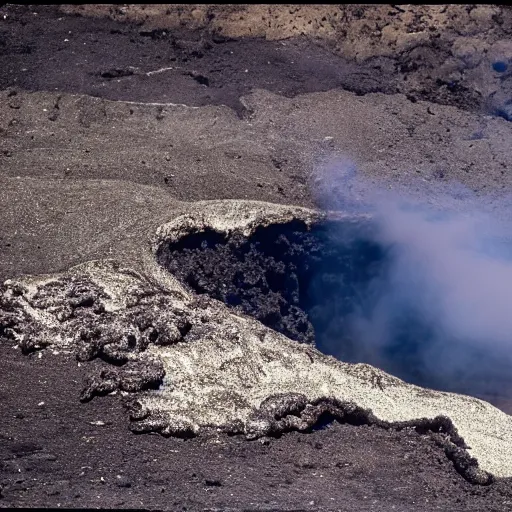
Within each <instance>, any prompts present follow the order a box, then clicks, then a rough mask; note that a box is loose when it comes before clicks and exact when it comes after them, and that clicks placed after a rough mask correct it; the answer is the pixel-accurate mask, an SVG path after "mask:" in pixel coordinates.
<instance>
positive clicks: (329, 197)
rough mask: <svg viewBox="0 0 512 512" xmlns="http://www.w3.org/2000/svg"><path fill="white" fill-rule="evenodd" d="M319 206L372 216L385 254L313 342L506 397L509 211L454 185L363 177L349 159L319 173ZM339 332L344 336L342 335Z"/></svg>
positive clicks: (511, 344)
mask: <svg viewBox="0 0 512 512" xmlns="http://www.w3.org/2000/svg"><path fill="white" fill-rule="evenodd" d="M315 183H316V186H315V191H316V193H317V198H318V202H319V204H320V205H321V206H323V207H324V208H326V209H338V210H345V211H349V212H366V213H371V214H372V215H373V219H374V220H373V223H374V226H375V229H374V230H372V234H371V235H368V234H365V235H364V236H366V237H368V236H370V237H371V241H372V242H375V243H377V244H378V245H379V246H380V247H381V248H382V251H383V254H384V257H383V260H382V262H381V263H380V270H379V272H378V274H377V277H374V278H373V279H372V280H371V282H370V283H368V284H367V286H366V287H365V288H364V289H363V290H361V293H360V298H359V299H358V300H357V301H356V303H355V304H354V309H353V312H352V314H351V315H350V318H349V319H348V322H345V324H344V325H348V327H347V328H348V329H349V330H350V337H351V338H352V339H353V342H352V346H351V352H350V354H348V352H347V351H346V347H344V346H343V343H342V342H341V341H340V340H341V333H340V335H339V336H338V335H337V334H333V332H337V331H336V329H331V330H330V331H329V332H330V333H331V334H330V335H329V336H327V337H324V338H323V339H322V341H321V343H322V344H323V346H322V347H320V348H321V349H322V350H323V351H325V352H328V353H331V354H333V355H335V356H337V357H339V358H340V359H344V358H347V357H348V358H349V359H350V360H352V361H361V362H368V363H371V364H375V365H377V366H380V367H381V368H383V369H385V370H387V371H389V372H391V373H394V374H395V375H397V376H399V377H402V378H404V379H405V380H407V381H410V382H415V383H418V384H420V385H426V386H429V387H434V388H441V389H446V390H453V391H460V392H468V393H474V394H498V395H501V396H504V395H511V394H512V366H511V363H512V229H511V226H512V222H511V219H512V215H511V213H512V209H511V207H510V206H509V205H510V204H512V203H510V201H506V200H505V199H504V198H502V199H499V198H496V197H489V196H487V197H484V198H478V197H476V195H475V194H473V193H472V191H470V190H468V189H466V188H465V187H463V186H461V185H456V184H451V185H447V184H440V183H434V182H432V183H425V182H421V183H420V184H416V185H415V186H413V187H411V186H409V187H408V188H406V187H400V188H397V185H396V184H394V185H393V187H394V189H390V188H389V184H387V185H386V184H383V183H375V182H371V181H370V180H369V179H366V178H364V177H363V176H362V175H361V174H360V173H358V172H357V169H356V167H355V166H354V165H353V164H352V163H350V162H346V161H345V162H343V161H336V162H331V163H329V164H328V165H323V166H322V167H321V169H320V170H319V171H318V172H317V176H316V181H315ZM345 334H346V333H345Z"/></svg>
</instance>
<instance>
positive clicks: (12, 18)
mask: <svg viewBox="0 0 512 512" xmlns="http://www.w3.org/2000/svg"><path fill="white" fill-rule="evenodd" d="M371 10H372V8H368V13H369V15H370V16H371V15H372V13H371V12H370V11H371ZM78 12H80V9H77V13H78ZM34 13H37V14H34ZM368 13H367V14H368ZM387 14H388V15H389V16H390V19H391V16H395V15H397V14H398V15H399V14H400V10H398V11H397V12H393V11H390V12H388V13H387ZM365 15H366V14H365V10H364V8H363V9H361V12H359V13H358V12H354V13H353V14H352V17H353V20H354V23H355V24H357V23H359V24H361V23H360V20H362V19H364V17H365ZM490 15H493V16H494V18H493V19H495V22H494V26H491V27H489V26H487V25H488V23H487V25H483V26H482V27H481V29H480V30H478V29H477V30H476V33H474V34H472V33H468V34H466V35H464V36H463V37H462V38H461V44H458V43H455V44H454V36H453V34H451V35H450V37H445V34H444V33H443V30H442V29H437V28H436V27H435V24H434V25H432V26H430V27H429V30H426V28H425V21H424V20H420V19H419V18H421V16H419V17H418V15H417V14H416V15H414V16H413V17H412V21H410V22H409V24H408V25H409V26H407V27H406V28H407V32H408V33H412V34H415V33H422V35H424V36H425V34H426V36H425V37H420V38H418V42H412V43H410V44H406V45H405V48H404V49H402V50H401V51H400V52H399V53H398V55H393V54H390V52H389V50H388V51H384V50H383V51H381V52H380V53H382V55H380V54H379V51H375V50H374V53H373V54H372V53H371V52H370V53H369V55H368V57H367V58H363V59H361V58H359V59H354V58H353V57H349V56H348V55H347V56H344V54H343V52H342V51H337V52H336V51H334V50H335V49H336V48H335V44H334V43H332V42H330V41H327V42H326V41H322V39H321V38H319V39H317V43H319V44H317V46H316V47H312V45H311V43H310V42H309V41H308V39H307V38H306V37H304V36H302V37H295V38H291V39H289V40H285V41H266V40H264V39H263V38H232V37H227V36H223V35H222V34H219V33H218V32H217V33H216V32H213V31H209V30H202V31H195V32H194V31H190V30H186V29H177V28H173V29H172V30H168V29H165V28H153V29H152V28H151V27H150V26H146V25H145V24H144V23H143V22H142V23H141V22H137V23H135V22H132V23H129V22H128V23H119V22H115V21H112V20H108V19H103V18H96V19H94V23H93V24H92V23H91V21H88V20H87V18H82V17H81V16H80V15H79V14H78V15H76V16H67V17H65V18H63V17H62V14H61V13H59V11H58V10H57V8H56V7H53V6H38V7H37V9H34V10H33V11H32V12H30V11H28V12H27V9H26V8H24V7H22V6H19V7H16V6H14V5H13V6H10V7H9V12H8V16H7V18H5V19H4V22H3V24H2V26H1V27H0V65H1V66H2V69H3V72H2V74H1V75H0V88H2V89H3V88H7V87H20V88H22V89H26V90H49V91H62V92H65V91H67V92H73V93H82V94H90V95H93V96H99V97H103V98H108V99H115V100H126V101H144V102H159V103H166V102H175V103H186V104H187V105H197V106H200V105H212V104H213V105H219V104H224V105H228V106H230V107H232V108H233V109H234V110H235V111H237V112H238V113H239V115H242V114H244V113H245V114H247V113H248V112H247V111H246V108H245V107H244V105H243V104H242V103H241V102H240V99H239V98H240V97H241V96H243V95H245V94H247V93H248V92H250V90H251V89H253V88H262V89H266V90H269V91H272V92H275V93H278V94H282V95H284V96H287V97H293V96H296V95H297V94H304V93H308V92H315V91H327V90H329V89H333V88H343V89H345V90H348V91H353V92H355V93H356V94H358V95H364V94H368V93H377V92H381V93H385V94H396V93H403V94H405V95H406V97H407V98H408V100H409V101H411V102H416V101H418V100H424V101H430V102H435V103H440V104H442V105H455V106H457V107H459V108H463V109H467V110H470V111H474V112H479V113H492V114H494V115H498V116H501V117H504V118H506V119H509V118H510V116H511V115H512V114H511V113H510V111H509V110H510V102H509V100H510V97H512V96H511V95H512V81H511V78H510V77H511V75H510V73H509V72H508V67H509V61H510V58H511V57H512V54H511V50H510V48H509V46H507V45H506V44H505V43H503V41H505V42H506V38H507V37H508V31H509V30H510V26H511V24H512V14H511V12H510V10H508V9H499V12H496V13H494V14H493V13H492V12H491V13H490V14H487V15H486V16H487V17H489V16H490ZM456 17H457V15H456V14H455V18H456ZM349 18H350V16H349V17H348V18H347V20H348V19H349ZM455 18H454V20H453V24H454V25H455V26H456V25H457V23H456V20H455ZM64 19H65V22H63V20H64ZM118 19H120V18H119V17H118ZM475 19H476V18H475ZM472 21H474V20H472ZM486 21H487V20H486ZM347 22H348V21H347ZM372 22H374V21H373V20H372V21H370V22H369V25H368V26H367V27H366V28H365V27H364V24H363V26H362V32H364V36H363V38H362V40H361V41H362V42H361V44H362V45H363V46H364V45H366V44H368V41H367V40H366V39H367V36H368V31H369V30H370V29H369V27H370V26H371V23H372ZM404 23H405V22H404ZM378 25H379V24H378ZM228 30H229V28H228ZM395 30H396V31H397V34H398V33H399V29H398V28H396V29H395ZM452 30H454V32H455V33H456V32H457V29H452ZM377 32H378V31H377ZM377 32H376V36H377ZM446 32H447V33H448V30H446ZM473 32H475V30H474V29H473ZM40 33H43V34H44V36H43V37H39V34H40ZM342 34H343V30H342V31H341V33H340V37H341V35H342ZM379 34H380V33H379ZM379 37H382V42H381V45H382V46H383V47H384V46H388V45H389V46H390V47H391V46H392V44H391V42H392V41H393V38H392V37H391V38H390V40H389V41H387V42H386V41H385V40H384V39H385V38H384V36H383V35H379ZM396 37H399V36H398V35H396ZM411 38H412V36H411ZM412 39H413V40H414V38H412ZM370 40H371V38H370ZM320 44H321V45H322V46H323V47H324V48H322V47H321V46H320ZM372 44H375V43H374V42H372ZM41 62H45V63H47V65H44V66H40V65H39V64H40V63H41ZM71 67H73V68H74V69H73V72H70V68H71ZM260 70H261V71H260Z"/></svg>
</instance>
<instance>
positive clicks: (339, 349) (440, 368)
mask: <svg viewBox="0 0 512 512" xmlns="http://www.w3.org/2000/svg"><path fill="white" fill-rule="evenodd" d="M376 229H377V228H376V227H375V226H374V225H373V224H371V223H370V222H368V221H365V222H364V223H362V222H361V221H355V220H354V221H350V222H348V221H345V222H341V221H329V222H323V223H318V224H316V225H314V226H313V227H309V228H308V227H307V226H306V225H305V223H303V222H302V221H299V220H295V221H292V222H289V223H287V224H281V225H271V226H268V227H260V228H258V229H256V230H255V231H254V233H253V234H252V235H251V236H250V237H249V238H246V237H244V236H242V235H240V234H235V235H232V236H230V237H229V238H227V237H225V236H224V235H222V234H219V233H217V232H215V231H213V230H206V231H203V232H200V233H192V234H189V235H188V236H186V237H184V238H182V239H181V240H180V241H179V242H176V243H172V244H169V245H166V246H163V247H161V248H160V250H159V252H158V254H157V259H158V262H159V263H160V264H161V265H162V266H164V267H165V268H167V269H168V270H169V271H170V272H171V273H173V274H174V275H176V276H177V277H178V278H179V279H180V280H181V281H182V282H183V283H184V284H186V285H187V286H188V287H190V288H191V289H192V290H194V291H195V292H196V293H198V294H207V295H209V296H210V297H213V298H215V299H218V300H220V301H223V302H224V303H226V304H227V305H228V306H230V307H231V308H233V309H235V310H237V311H240V312H243V313H245V314H248V315H251V316H253V317H254V318H256V319H258V320H259V321H261V322H262V323H263V324H265V325H267V326H268V327H270V328H272V329H274V330H276V331H278V332H280V333H283V334H284V335H286V336H288V337H289V338H291V339H293V340H296V341H298V342H300V343H309V344H314V345H315V346H316V347H317V348H318V349H319V350H321V351H322V352H324V353H326V354H330V355H334V356H335V357H337V358H339V359H341V360H343V361H347V362H365V363H369V364H373V365H375V366H377V367H380V368H382V369H384V370H385V371H388V372H389V373H391V374H393V375H396V376H398V377H400V378H402V379H404V380H406V381H408V382H412V383H415V384H418V385H421V386H426V387H431V388H436V389H444V390H449V391H459V392H464V393H469V394H475V395H484V394H485V398H486V399H488V400H492V399H493V396H495V395H501V396H502V397H503V396H510V395H511V393H510V392H509V390H512V385H511V384H512V379H511V378H510V377H509V373H510V372H509V369H508V365H507V364H505V362H504V361H501V360H500V358H499V357H498V356H497V355H496V354H490V353H487V352H486V351H485V350H482V349H478V348H471V347H469V346H466V345H465V344H464V343H462V342H457V341H454V340H447V342H448V341H449V342H450V343H451V345H450V346H451V348H452V351H451V353H450V357H451V358H453V357H459V354H460V365H459V366H457V365H454V366H450V365H447V364H446V354H445V353H443V352H442V351H438V348H437V345H435V343H434V340H435V341H436V343H439V339H438V337H437V338H436V334H435V332H436V329H435V327H436V326H435V325H430V324H429V323H427V322H426V321H425V319H424V318H423V317H422V315H421V314H420V313H418V311H416V310H415V308H414V301H412V303H410V304H408V303H405V304H400V305H399V307H397V308H395V309H396V311H395V312H394V316H393V318H392V319H391V321H390V324H391V325H390V327H389V329H390V332H391V333H392V336H391V339H390V340H389V339H388V340H387V342H386V343H380V341H379V339H378V336H379V333H376V338H375V339H372V340H371V341H369V340H368V339H363V338H362V337H361V334H360V330H358V329H357V328H356V327H355V325H356V323H355V319H358V318H363V317H365V316H367V315H368V313H369V312H371V311H372V310H373V309H374V308H375V304H376V301H378V300H381V301H382V297H383V295H382V294H383V293H385V292H386V290H383V289H382V283H383V282H384V283H385V282H386V280H385V276H386V273H387V272H388V270H389V267H390V260H391V252H390V248H385V247H382V246H380V245H379V244H378V243H376V242H375V241H374V240H376V237H375V236H374V235H375V233H376ZM384 296H385V295H384ZM374 334H375V333H374ZM457 343H460V344H459V345H457ZM484 346H485V345H484ZM454 354H455V356H454ZM475 361H477V362H478V364H472V363H474V362H475ZM466 362H467V364H466ZM484 363H485V364H484Z"/></svg>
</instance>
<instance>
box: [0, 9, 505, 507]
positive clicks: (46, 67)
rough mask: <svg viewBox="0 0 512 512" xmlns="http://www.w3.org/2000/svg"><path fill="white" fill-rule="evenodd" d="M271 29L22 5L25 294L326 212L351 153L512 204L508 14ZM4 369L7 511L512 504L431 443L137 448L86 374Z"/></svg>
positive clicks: (2, 225) (2, 136) (7, 265)
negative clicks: (326, 188)
mask: <svg viewBox="0 0 512 512" xmlns="http://www.w3.org/2000/svg"><path fill="white" fill-rule="evenodd" d="M258 7H261V6H253V7H251V6H249V7H247V6H246V7H243V6H242V7H240V9H241V11H236V9H235V12H232V9H233V8H229V9H228V8H224V9H223V7H222V6H219V7H217V8H215V7H209V8H202V7H201V8H199V9H196V11H198V12H194V11H191V10H190V9H189V10H188V11H187V9H185V8H184V7H182V8H181V10H180V9H179V8H177V7H176V6H169V8H168V9H166V11H165V12H164V13H162V12H158V9H157V11H156V12H154V11H152V10H151V9H152V8H150V7H149V6H148V8H147V10H146V9H145V8H143V7H137V6H128V7H126V8H121V7H119V6H115V7H109V6H97V7H96V9H95V8H94V6H64V7H63V8H61V9H60V10H59V9H57V8H56V7H51V6H46V7H43V6H15V5H10V4H7V5H3V6H2V7H0V184H1V187H0V212H1V213H0V215H1V217H0V218H1V222H0V247H1V251H0V254H1V256H0V277H1V278H2V280H4V279H8V278H13V277H17V276H20V275H22V274H26V273H29V274H41V273H50V272H57V271H62V270H65V269H67V268H69V267H70V266H71V265H73V264H77V263H81V262H85V261H89V260H92V259H97V258H105V257H115V258H116V259H119V260H120V261H122V262H124V263H126V264H129V263H131V261H132V258H133V256H134V254H136V252H137V251H138V249H139V246H140V244H141V243H142V241H143V240H145V238H146V237H147V235H148V233H151V232H153V231H154V230H155V229H156V228H157V227H158V226H159V225H161V224H163V223H165V222H167V221H168V219H169V218H170V217H171V216H172V214H173V212H174V211H175V210H176V209H177V208H178V207H181V206H182V205H183V203H184V202H187V201H197V200H203V199H257V200H264V201H269V202H273V203H281V204H295V205H300V206H309V207H311V206H314V205H315V197H314V195H313V193H312V188H311V173H312V169H314V167H315V165H316V163H317V161H318V159H322V158H324V157H325V158H327V157H331V156H333V155H334V156H348V157H350V158H351V159H353V160H355V161H356V162H357V164H358V166H359V167H360V169H361V172H362V173H364V174H365V175H366V176H368V177H370V178H371V179H373V180H376V181H379V180H380V181H382V182H384V183H386V186H391V187H393V186H397V187H398V186H399V185H401V184H404V183H407V182H409V181H410V180H414V179H420V180H426V181H431V182H440V183H442V182H443V181H447V180H457V181H459V182H461V183H463V184H465V185H467V186H468V187H470V188H471V189H472V190H474V191H475V192H476V193H477V194H484V193H488V192H490V193H502V192H503V191H507V190H509V189H510V185H511V184H512V183H511V179H512V178H511V174H510V171H509V169H510V168H511V164H512V162H511V161H510V160H511V158H512V157H511V155H510V151H509V147H510V140H511V139H510V137H511V135H512V131H511V130H512V128H511V126H512V125H510V123H509V121H508V119H507V118H508V116H509V114H508V108H509V107H508V103H507V101H508V99H509V93H510V89H509V88H510V83H509V82H510V78H509V75H508V66H509V65H510V62H511V59H512V50H511V47H510V34H511V32H512V28H511V27H512V16H511V11H510V10H509V9H507V8H505V7H492V6H448V7H447V6H444V7H443V6H438V7H439V8H438V9H437V7H436V8H434V7H432V8H430V9H428V8H426V7H420V6H417V7H415V6H412V7H396V6H395V7H393V8H392V7H391V6H371V7H360V6H347V7H346V8H345V7H339V6H337V7H336V8H335V6H327V7H325V8H322V9H320V8H319V10H315V9H316V8H314V7H313V6H311V7H309V10H308V6H297V7H294V8H292V9H281V10H280V8H279V7H275V8H273V9H271V8H269V7H268V6H265V8H264V12H260V11H258ZM123 9H124V11H123ZM155 9H156V8H155ZM208 9H209V10H208ZM244 9H245V10H244ZM261 9H263V7H261ZM336 9H338V10H336ZM436 9H437V10H436ZM443 9H444V10H443ZM167 10H168V11H169V13H167ZM164 14H165V15H164ZM261 18H265V20H266V21H265V22H264V23H263V24H262V23H261V22H260V20H261ZM324 18H325V20H324ZM290 19H291V20H292V23H289V20H290ZM309 21H311V23H309ZM267 22H268V23H267ZM290 27H291V28H290ZM343 34H345V35H343ZM253 36H256V37H253ZM0 351H1V362H0V365H1V368H2V387H1V389H0V411H1V415H2V420H3V421H2V426H1V429H0V456H1V461H0V464H1V466H0V505H1V506H16V507H17V506H51V507H55V506H66V507H99V506H101V507H118V508H123V507H124V508H145V509H151V508H156V509H189V510H197V509H201V510H203V509H234V510H242V509H243V510H275V509H279V510H367V509H370V510H383V511H384V510H386V511H387V510H403V511H415V510H418V511H419V510H475V511H480V510H510V507H511V506H512V487H511V484H510V482H509V481H508V480H506V479H503V480H498V481H497V482H495V483H493V484H492V485H489V486H475V485H472V484H470V483H469V482H467V481H466V480H465V479H464V478H462V476H461V475H459V474H458V473H457V472H456V471H455V469H454V467H453V464H452V463H451V462H450V461H449V460H448V459H447V458H446V456H445V454H444V452H443V451H442V449H441V448H439V447H438V446H437V445H436V444H435V443H434V442H433V441H432V440H430V439H428V438H425V437H423V436H420V435H418V434H417V433H416V432H414V431H407V430H405V431H401V432H395V431H392V430H383V429H379V428H378V427H376V426H359V427H355V426H351V425H348V424H337V423H333V424H332V425H331V426H329V427H328V428H325V429H321V430H317V431H314V432H312V433H310V434H300V433H297V432H293V433H289V434H285V435H283V436H281V437H280V438H272V439H264V440H263V441H262V442H260V441H253V442H247V441H246V440H245V439H244V438H239V437H236V436H235V437H221V438H217V437H212V438H209V437H202V438H194V439H189V440H179V439H175V438H163V437H160V436H158V435H148V434H144V435H134V434H133V433H131V432H130V431H129V430H128V428H127V425H126V418H125V416H126V413H125V412H124V411H123V408H122V403H121V402H120V401H119V400H118V396H117V395H108V396H105V397H96V398H94V399H93V400H91V401H89V402H87V403H84V404H83V403H81V402H80V400H79V399H80V391H81V389H82V387H83V383H84V381H85V380H86V378H87V372H86V369H85V366H84V364H82V363H81V364H79V363H77V361H76V360H75V359H74V358H71V357H70V356H67V355H63V354H62V353H54V352H58V351H45V352H44V353H41V352H39V353H34V354H31V355H28V356H25V355H22V354H20V353H19V351H18V350H14V349H13V348H12V346H11V345H9V344H5V343H2V344H0ZM88 364H92V365H98V366H100V364H101V363H100V362H98V361H95V362H92V363H88ZM100 369H101V368H98V370H100ZM119 393H120V392H119ZM495 403H496V405H498V406H499V407H501V408H502V409H503V410H505V411H508V412H510V411H511V410H512V409H511V406H510V403H509V402H507V401H506V400H505V399H499V398H497V399H495Z"/></svg>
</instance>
